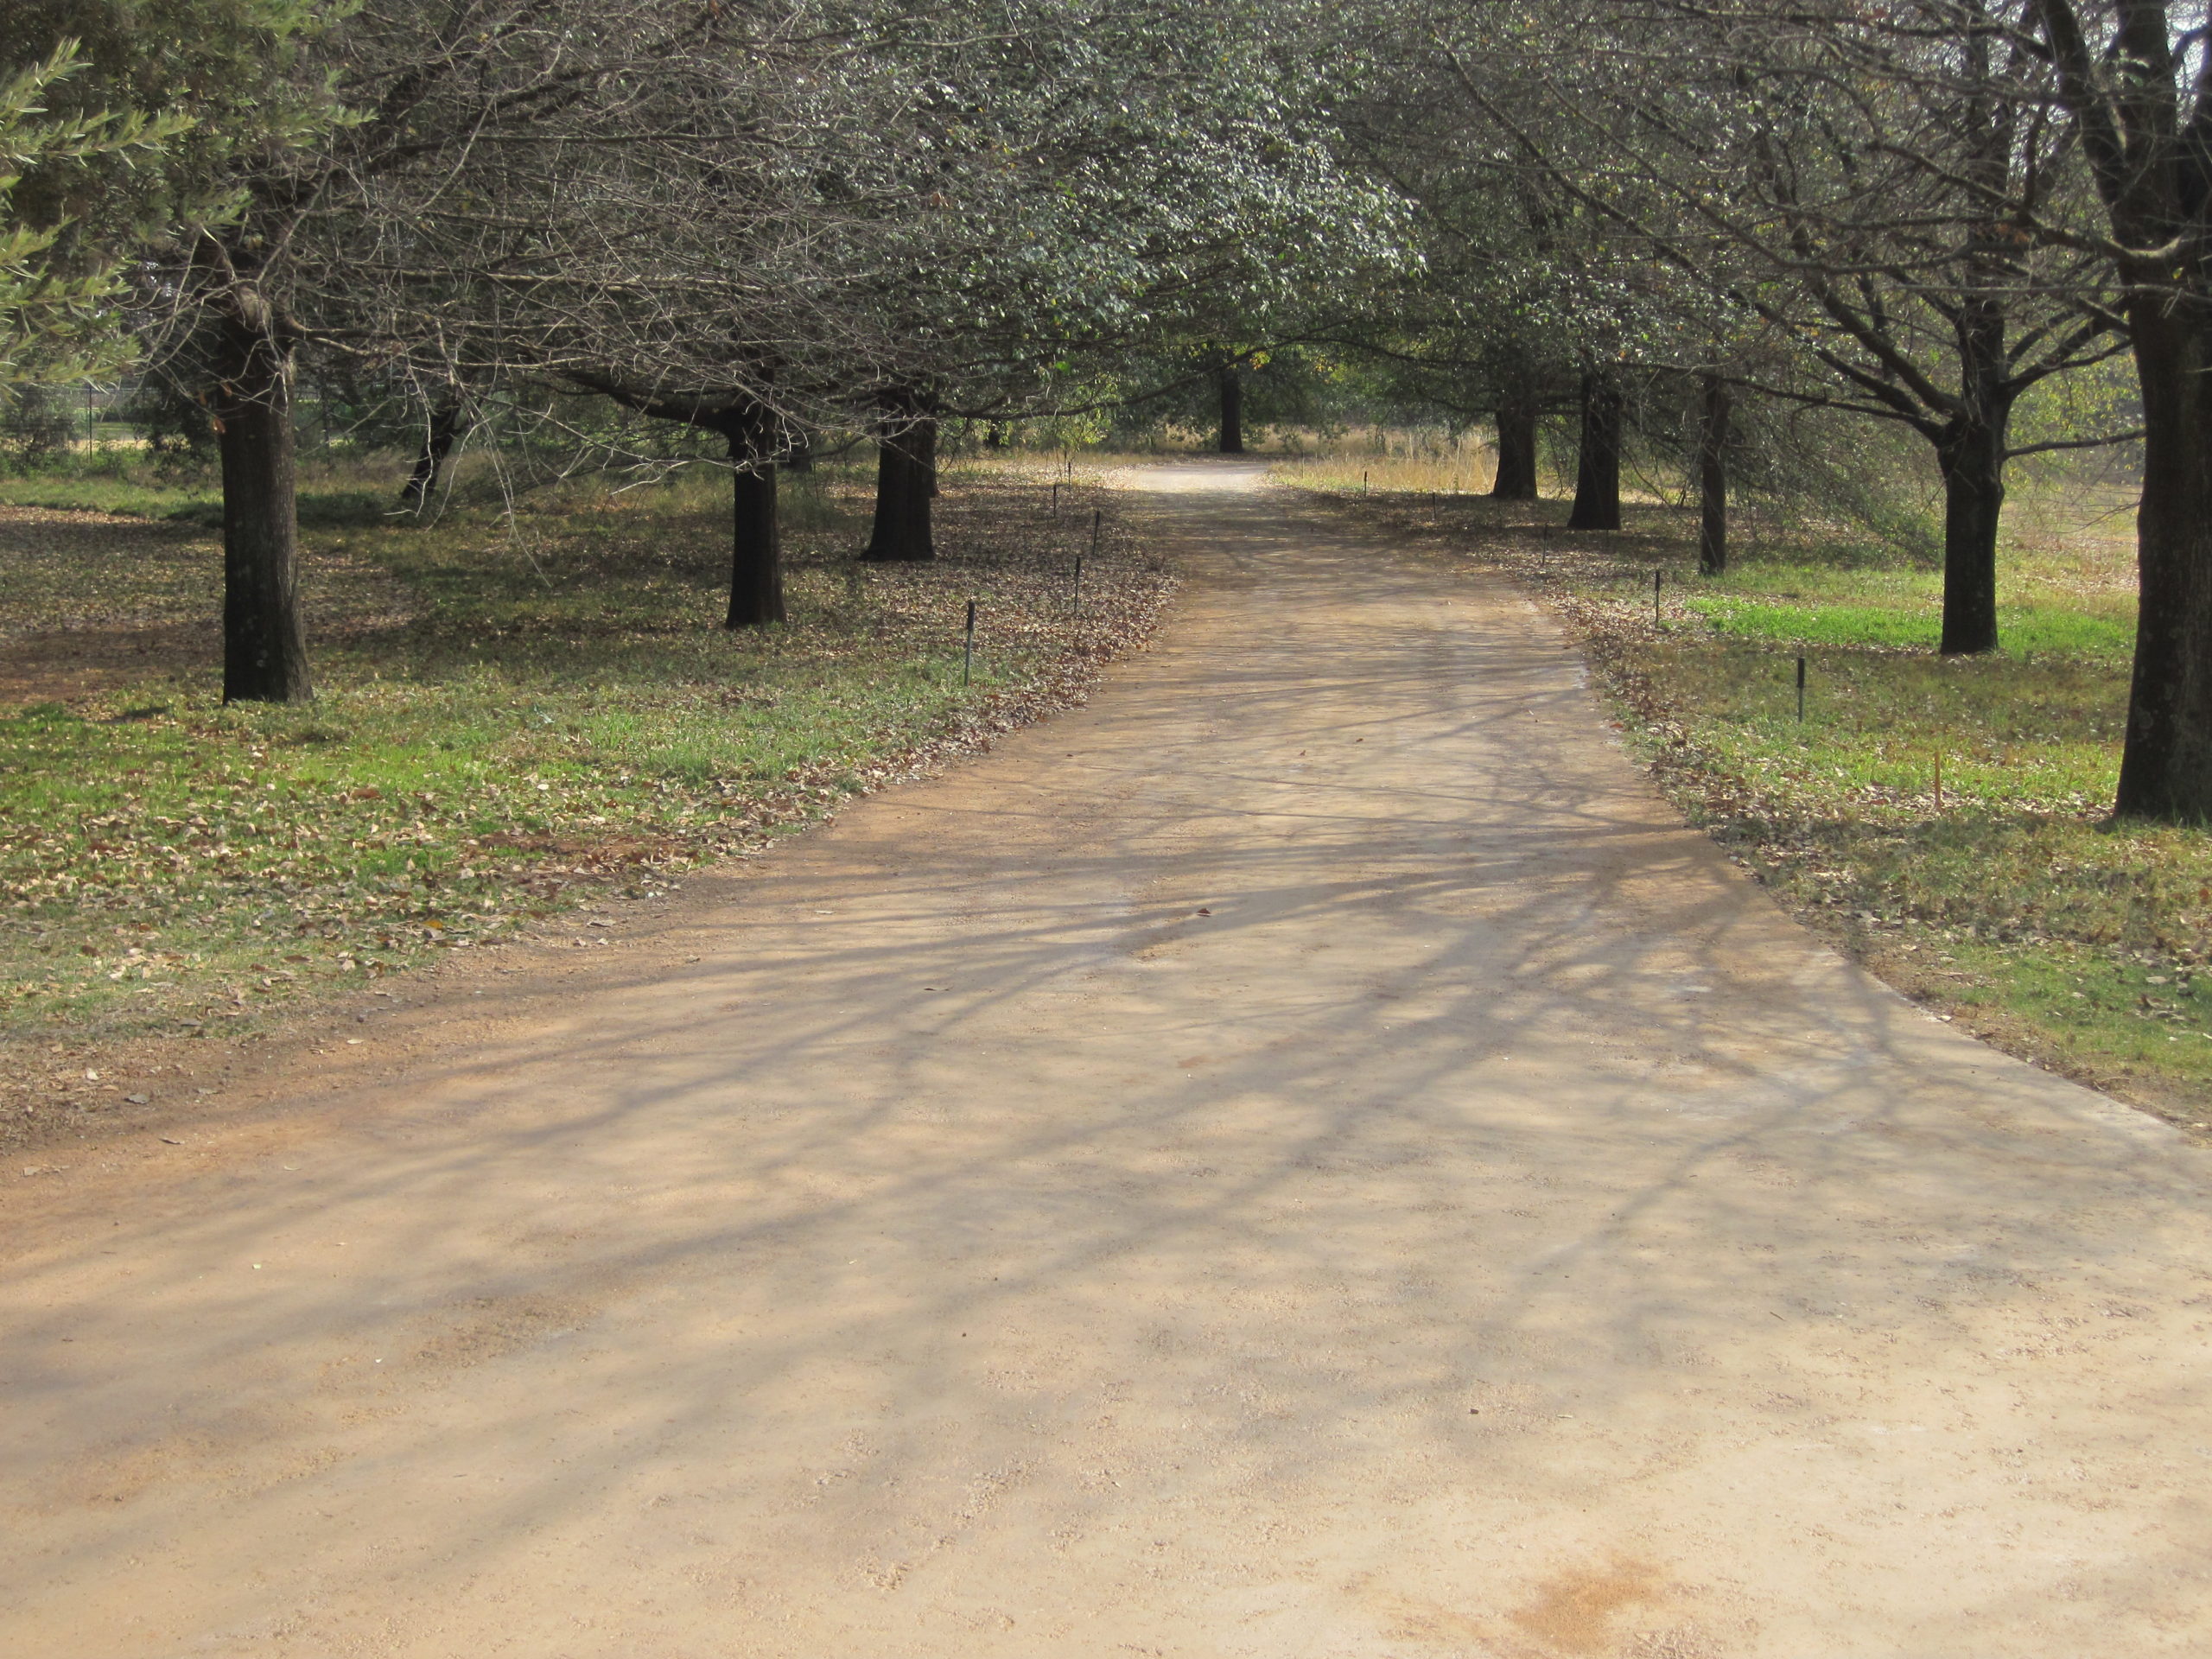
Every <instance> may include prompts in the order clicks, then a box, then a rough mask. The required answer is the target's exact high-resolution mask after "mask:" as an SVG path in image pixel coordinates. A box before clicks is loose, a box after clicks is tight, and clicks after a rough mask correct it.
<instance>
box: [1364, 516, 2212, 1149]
mask: <svg viewBox="0 0 2212 1659" xmlns="http://www.w3.org/2000/svg"><path fill="white" fill-rule="evenodd" d="M1323 499H1334V500H1335V501H1336V502H1337V503H1338V505H1340V506H1342V507H1343V508H1344V510H1345V511H1349V512H1359V513H1363V514H1367V515H1370V516H1372V517H1374V518H1379V519H1382V520H1383V521H1384V522H1386V523H1389V524H1393V525H1395V526H1398V527H1400V528H1402V529H1405V530H1408V531H1413V532H1414V533H1416V534H1419V535H1422V536H1424V537H1428V538H1431V539H1432V540H1433V542H1435V543H1439V544H1442V545H1446V546H1449V547H1452V548H1454V549H1457V550H1460V551H1462V552H1466V553H1471V554H1472V555H1473V556H1475V557H1477V558H1478V559H1479V560H1480V561H1481V562H1482V563H1484V564H1485V565H1487V566H1489V567H1491V568H1492V569H1498V570H1501V571H1503V572H1504V573H1505V574H1507V575H1510V576H1512V577H1513V578H1514V579H1515V580H1516V581H1518V582H1523V583H1525V584H1527V585H1528V586H1529V587H1531V588H1535V589H1538V590H1540V591H1541V592H1542V593H1544V594H1546V596H1547V597H1548V599H1549V600H1550V601H1552V603H1553V604H1554V607H1556V608H1557V609H1558V610H1559V611H1560V613H1562V615H1563V616H1564V617H1565V618H1566V620H1567V621H1568V622H1569V624H1570V625H1571V626H1573V628H1574V629H1575V631H1576V632H1578V633H1579V634H1580V637H1581V639H1582V640H1583V642H1584V644H1585V646H1586V651H1587V652H1588V653H1589V655H1590V657H1591V659H1592V664H1593V666H1594V668H1595V669H1596V670H1597V672H1598V677H1599V681H1600V683H1602V684H1603V685H1604V686H1605V689H1606V690H1607V691H1608V692H1609V693H1610V695H1611V696H1612V697H1613V699H1614V700H1615V702H1616V703H1617V705H1618V708H1619V709H1620V711H1621V714H1622V715H1623V719H1624V726H1625V728H1626V729H1627V731H1628V733H1629V735H1630V741H1632V743H1633V744H1635V746H1636V747H1637V748H1638V750H1639V751H1640V752H1641V753H1642V754H1643V757H1644V759H1645V760H1647V761H1648V762H1649V764H1650V765H1651V766H1653V768H1654V770H1655V772H1656V775H1657V776H1658V778H1659V779H1660V780H1661V781H1662V784H1664V785H1665V786H1666V787H1667V788H1668V789H1669V791H1671V792H1672V793H1673V795H1674V796H1675V798H1676V799H1677V800H1678V801H1679V802H1680V803H1681V805H1682V806H1683V808H1684V810H1686V811H1687V812H1688V814H1689V815H1690V816H1691V817H1693V819H1694V820H1695V821H1696V822H1699V823H1702V824H1704V825H1706V826H1707V828H1708V829H1710V830H1711V831H1712V832H1713V834H1714V835H1715V836H1717V837H1719V839H1720V840H1721V841H1722V842H1724V843H1725V844H1726V845H1727V846H1728V847H1729V848H1730V849H1732V851H1733V852H1734V853H1735V854H1736V855H1738V857H1739V858H1741V859H1742V861H1744V862H1745V864H1747V865H1748V866H1749V867H1750V868H1752V869H1753V870H1754V871H1755V872H1757V873H1758V875H1759V877H1760V879H1761V880H1764V881H1765V882H1766V883H1767V884H1768V885H1769V886H1770V887H1772V888H1773V889H1774V891H1775V892H1776V893H1777V895H1778V896H1780V897H1781V898H1782V899H1783V900H1784V901H1785V902H1786V903H1788V904H1789V905H1790V906H1792V907H1793V908H1794V909H1796V911H1797V912H1798V913H1799V914H1801V915H1802V916H1803V917H1805V918H1807V919H1808V920H1810V921H1812V922H1813V923H1814V924H1815V925H1816V926H1818V927H1820V928H1821V929H1822V930H1823V931H1825V932H1827V934H1828V935H1829V936H1830V937H1831V938H1834V939H1835V940H1836V941H1837V942H1838V943H1839V944H1842V945H1844V946H1845V947H1846V948H1847V949H1848V950H1852V951H1853V952H1854V953H1856V954H1858V955H1859V956H1860V957H1862V958H1863V959H1865V960H1866V961H1867V962H1868V963H1870V964H1872V966H1874V967H1875V968H1876V969H1878V971H1880V972H1881V973H1882V974H1884V975H1885V976H1886V977H1888V978H1889V979H1890V980H1891V982H1893V983H1895V984H1897V985H1898V986H1899V987H1900V988H1904V989H1906V990H1908V991H1909V992H1910V993H1911V994H1913V995H1916V996H1919V997H1921V998H1923V1000H1925V1001H1929V1003H1931V1004H1932V1005H1934V1006H1936V1007H1938V1008H1939V1009H1940V1010H1943V1011H1946V1012H1948V1013H1949V1014H1951V1015H1952V1017H1953V1018H1954V1019H1955V1020H1958V1021H1960V1022H1961V1023H1963V1024H1965V1025H1966V1026H1967V1027H1968V1028H1970V1029H1973V1030H1975V1031H1978V1032H1980V1033H1983V1034H1984V1035H1986V1036H1988V1037H1989V1038H1990V1039H1992V1040H1993V1041H1996V1042H1998V1043H1999V1044H2001V1045H2002V1046H2006V1047H2008V1048H2010V1049H2012V1051H2013V1052H2018V1053H2021V1054H2024V1055H2025V1056H2028V1057H2030V1058H2035V1059H2037V1060H2038V1061H2041V1062H2043V1063H2045V1064H2049V1065H2054V1066H2057V1067H2060V1068H2062V1069H2064V1070H2067V1071H2069V1072H2071V1073H2072V1074H2074V1075H2076V1076H2079V1077H2084V1078H2086V1079H2088V1080H2091V1081H2094V1082H2096V1083H2099V1084H2102V1085H2104V1086H2107V1087H2109V1088H2112V1089H2113V1090H2115V1091H2116V1092H2120V1093H2122V1094H2124V1095H2126V1096H2129V1097H2131V1098H2133V1099H2136V1100H2138V1101H2140V1102H2142V1103H2145V1104H2149V1105H2152V1106H2153V1107H2155V1108H2158V1109H2162V1110H2164V1111H2165V1112H2166V1113H2167V1114H2168V1115H2169V1116H2174V1117H2176V1118H2177V1119H2179V1120H2181V1121H2184V1122H2197V1121H2199V1120H2212V987H2208V985H2207V982H2206V980H2205V978H2204V975H2205V972H2206V968H2205V964H2206V963H2208V961H2212V835H2208V834H2207V832H2205V831H2203V830H2201V829H2172V828H2158V827H2152V826H2138V825H2126V826H2120V827H2114V826H2113V825H2112V824H2110V823H2108V822H2107V813H2108V809H2109V804H2110V802H2111V799H2112V794H2113V785H2114V783H2115V782H2116V779H2117V775H2118V770H2119V762H2120V736H2121V732H2122V729H2123V722H2124V720H2125V716H2126V699H2127V675H2128V669H2129V657H2130V651H2131V648H2132V644H2133V569H2132V563H2131V552H2132V550H2131V548H2130V547H2129V545H2128V544H2127V542H2126V539H2125V536H2124V533H2123V532H2124V527H2122V526H2116V525H2115V524H2114V523H2113V514H2112V504H2111V502H2110V501H2109V500H2107V499H2104V497H2103V496H2102V495H2101V494H2098V493H2093V492H2083V493H2079V494H2069V493H2067V492H2066V491H2065V490H2064V489H2063V487H2062V486H2056V485H2043V486H2031V487H2028V488H2024V489H2022V490H2020V491H2018V492H2016V493H2015V498H2014V503H2013V505H2012V507H2010V508H2008V514H2009V515H2010V516H2009V517H2008V520H2007V527H2008V531H2009V532H2010V535H2009V541H2008V545H2007V546H2006V547H2005V550H2004V554H2003V563H2002V567H2001V568H2002V582H2003V590H2002V592H2001V594H2000V599H2001V601H2002V605H2003V609H2002V613H2001V617H2000V622H2001V626H2002V632H2003V640H2004V649H2003V650H2001V651H2000V652H1997V653H1995V654H1993V655H1991V656H1988V657H1984V658H1972V659H1950V660H1945V659H1942V658H1938V657H1937V656H1936V654H1935V649H1934V647H1935V642H1936V632H1937V619H1938V607H1939V604H1940V596H1941V578H1940V575H1939V573H1937V572H1936V571H1934V570H1931V569H1925V568H1921V567H1918V566H1916V565H1915V564H1913V563H1911V562H1910V561H1909V560H1905V559H1902V558H1900V557H1898V556H1895V555H1893V554H1890V553H1887V552H1885V550H1882V549H1880V548H1878V547H1874V546H1870V545H1868V544H1866V543H1856V544H1852V543H1840V544H1837V545H1826V544H1816V543H1813V542H1812V541H1811V540H1810V539H1809V538H1808V537H1797V538H1795V539H1792V540H1787V541H1780V542H1776V543H1769V544H1767V545H1764V546H1753V547H1751V548H1749V549H1745V550H1742V552H1741V553H1740V554H1739V556H1738V562H1737V563H1736V566H1735V568H1734V569H1732V570H1731V571H1730V572H1729V573H1728V574H1727V575H1726V576H1725V577H1722V578H1719V579H1718V580H1712V579H1707V578H1702V577H1700V576H1699V575H1697V574H1696V559H1695V554H1694V520H1693V519H1692V518H1690V516H1689V515H1688V514H1685V513H1680V512H1670V511H1668V510H1665V509H1662V508H1657V507H1646V508H1642V509H1635V510H1631V512H1630V524H1629V527H1628V529H1627V530H1626V531H1624V532H1621V533H1619V534H1618V535H1611V536H1606V535H1575V534H1569V533H1564V532H1563V531H1562V530H1561V528H1560V526H1562V525H1563V524H1564V520H1565V516H1566V515H1565V512H1564V509H1563V507H1562V506H1561V505H1560V504H1557V503H1541V504H1535V505H1527V506H1516V505H1508V504H1499V503H1491V502H1488V501H1484V500H1481V499H1452V498H1448V497H1447V498H1442V499H1423V498H1419V497H1416V496H1414V495H1412V494H1410V493H1403V494H1399V495H1396V496H1393V495H1392V494H1390V493H1386V492H1383V491H1379V490H1378V491H1376V492H1375V493H1373V494H1372V495H1371V496H1370V497H1368V498H1365V499H1363V498H1361V497H1360V495H1359V494H1358V493H1357V491H1356V490H1354V491H1349V492H1340V493H1336V494H1335V495H1334V496H1333V497H1331V496H1329V495H1327V494H1324V498H1323ZM1830 534H1831V535H1832V534H1833V533H1832V532H1830ZM1654 569H1658V570H1660V571H1661V572H1662V589H1661V607H1660V611H1659V613H1658V616H1657V618H1656V620H1655V615H1654V611H1653V605H1652V582H1651V578H1652V572H1653V571H1654ZM1801 654H1802V656H1803V657H1804V658H1805V659H1806V664H1807V668H1808V688H1807V692H1808V695H1807V699H1806V711H1805V718H1804V720H1803V721H1802V723H1801V722H1800V721H1799V720H1798V718H1797V714H1796V660H1797V658H1798V657H1799V656H1800V655H1801ZM1939 766H1940V770H1941V778H1942V794H1941V798H1940V800H1939V798H1938V795H1937V772H1938V768H1939Z"/></svg>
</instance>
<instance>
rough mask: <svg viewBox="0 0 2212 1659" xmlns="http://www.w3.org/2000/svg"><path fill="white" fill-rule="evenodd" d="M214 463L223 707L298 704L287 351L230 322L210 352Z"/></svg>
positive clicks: (300, 673) (304, 686)
mask: <svg viewBox="0 0 2212 1659" xmlns="http://www.w3.org/2000/svg"><path fill="white" fill-rule="evenodd" d="M217 351H218V353H219V356H218V358H217V365H218V372H219V375H220V377H221V378H220V381H219V385H217V387H216V390H215V395H214V397H213V400H212V402H213V410H214V415H215V425H216V431H217V434H218V436H217V442H218V444H219V452H220V454H221V456H222V462H223V701H224V702H306V701H307V700H308V698H309V697H311V696H314V695H315V688H314V686H313V684H312V683H310V682H309V680H308V652H307V636H306V633H305V631H304V630H303V629H302V627H301V626H300V605H299V565H300V531H299V512H298V501H297V496H296V477H295V466H294V454H293V435H292V398H291V386H292V362H291V351H290V348H289V346H287V345H286V344H284V343H283V341H281V340H277V339H275V338H273V337H272V336H271V334H270V330H269V329H268V328H267V327H254V326H252V324H251V323H250V322H248V321H242V320H239V319H237V318H231V319H226V321H224V322H223V324H222V325H221V328H220V334H219V341H218V345H217Z"/></svg>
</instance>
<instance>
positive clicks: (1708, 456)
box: [1697, 374, 1733, 576]
mask: <svg viewBox="0 0 2212 1659" xmlns="http://www.w3.org/2000/svg"><path fill="white" fill-rule="evenodd" d="M1703 378H1704V381H1705V410H1704V419H1703V421H1702V423H1700V426H1699V428H1698V438H1697V510H1698V511H1697V517H1698V523H1697V568H1698V573H1699V574H1700V575H1707V576H1717V575H1721V574H1722V573H1723V572H1725V571H1726V569H1728V416H1729V411H1730V406H1731V404H1732V402H1733V399H1732V397H1731V395H1730V391H1729V386H1728V383H1727V382H1726V380H1723V379H1722V378H1720V377H1719V375H1717V374H1708V375H1706V376H1704V377H1703Z"/></svg>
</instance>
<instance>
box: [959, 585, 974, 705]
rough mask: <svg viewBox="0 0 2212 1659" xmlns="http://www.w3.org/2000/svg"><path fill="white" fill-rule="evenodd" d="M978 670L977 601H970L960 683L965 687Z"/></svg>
mask: <svg viewBox="0 0 2212 1659" xmlns="http://www.w3.org/2000/svg"><path fill="white" fill-rule="evenodd" d="M975 668H976V601H974V600H972V599H971V600H969V601H968V628H967V632H966V634H965V636H964V638H963V639H962V641H961V645H960V683H961V684H962V685H963V686H965V685H966V684H967V683H969V680H970V679H971V678H972V677H974V673H975Z"/></svg>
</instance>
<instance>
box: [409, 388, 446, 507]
mask: <svg viewBox="0 0 2212 1659" xmlns="http://www.w3.org/2000/svg"><path fill="white" fill-rule="evenodd" d="M460 435H461V406H460V405H459V404H444V405H442V407H440V408H439V409H437V410H434V411H433V412H432V413H431V416H430V426H429V431H428V432H427V433H425V434H424V435H423V453H422V454H419V455H417V456H416V458H415V470H414V471H413V472H411V473H410V474H408V475H407V484H406V486H405V487H404V488H403V489H402V490H401V491H400V492H399V505H400V506H401V507H402V508H403V509H404V510H405V511H406V512H422V511H423V503H424V502H426V501H428V500H429V499H430V496H431V493H433V492H434V491H435V490H436V488H437V487H438V474H440V473H442V472H443V471H444V470H445V464H446V457H447V456H448V455H449V454H452V453H453V446H454V439H456V438H458V437H459V436H460Z"/></svg>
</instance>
